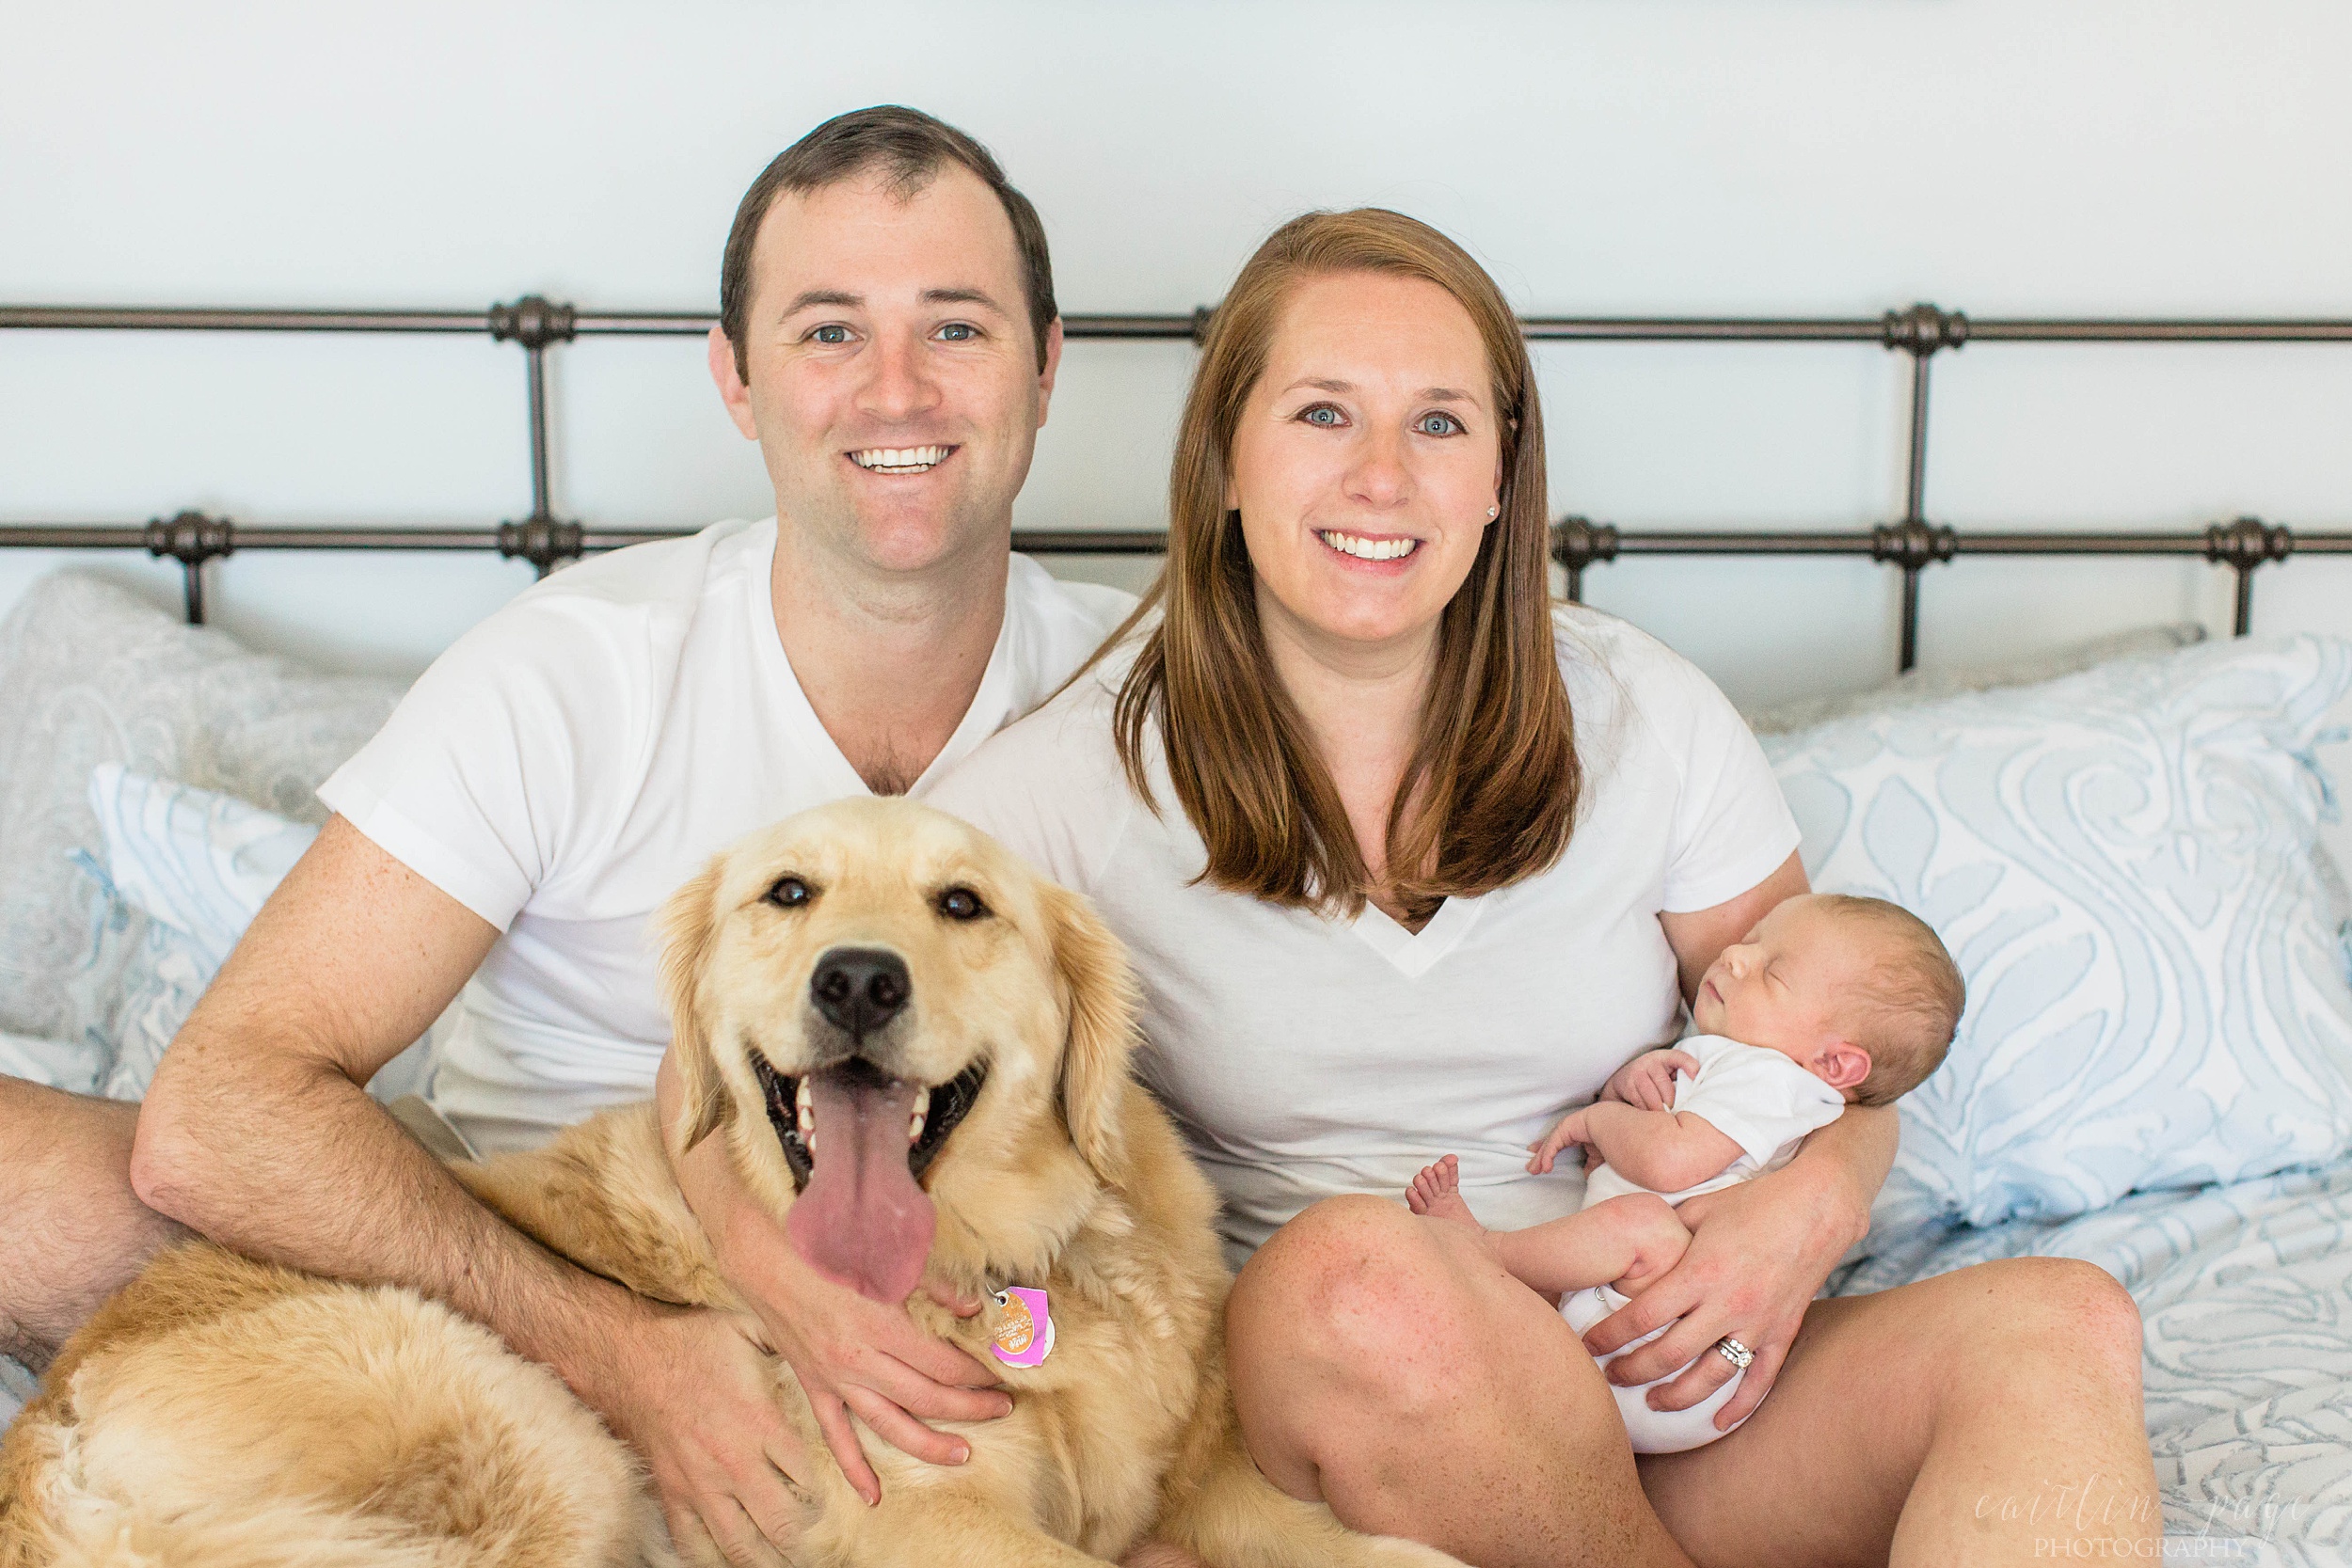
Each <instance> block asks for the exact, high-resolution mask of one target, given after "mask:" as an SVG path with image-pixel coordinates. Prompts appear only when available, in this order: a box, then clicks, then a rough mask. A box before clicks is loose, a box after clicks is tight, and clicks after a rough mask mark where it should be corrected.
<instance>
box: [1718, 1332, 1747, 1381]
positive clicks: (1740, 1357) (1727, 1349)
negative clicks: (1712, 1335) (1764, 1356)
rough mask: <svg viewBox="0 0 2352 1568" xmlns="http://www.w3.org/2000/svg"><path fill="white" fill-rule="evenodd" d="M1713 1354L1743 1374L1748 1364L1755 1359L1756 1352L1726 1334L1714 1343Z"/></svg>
mask: <svg viewBox="0 0 2352 1568" xmlns="http://www.w3.org/2000/svg"><path fill="white" fill-rule="evenodd" d="M1715 1354H1717V1355H1720V1356H1722V1357H1723V1358H1724V1360H1726V1361H1728V1362H1730V1363H1731V1364H1732V1365H1733V1366H1735V1367H1737V1368H1739V1369H1740V1370H1741V1371H1743V1372H1744V1371H1746V1370H1748V1363H1749V1362H1751V1361H1753V1360H1755V1359H1756V1352H1754V1351H1752V1350H1750V1349H1748V1347H1747V1346H1745V1345H1743V1344H1741V1343H1740V1341H1739V1340H1737V1339H1735V1338H1732V1337H1731V1336H1730V1335H1728V1334H1726V1335H1724V1337H1723V1338H1720V1339H1718V1340H1716V1341H1715Z"/></svg>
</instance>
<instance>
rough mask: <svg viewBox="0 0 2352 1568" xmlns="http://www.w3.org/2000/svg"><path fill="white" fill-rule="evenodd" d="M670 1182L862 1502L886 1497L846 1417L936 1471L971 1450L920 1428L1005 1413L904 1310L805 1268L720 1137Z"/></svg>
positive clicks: (996, 1395) (671, 1095)
mask: <svg viewBox="0 0 2352 1568" xmlns="http://www.w3.org/2000/svg"><path fill="white" fill-rule="evenodd" d="M675 1095H676V1087H675V1080H674V1077H673V1075H672V1071H671V1068H670V1064H669V1062H668V1060H667V1059H666V1058H665V1059H664V1060H663V1062H662V1065H661V1071H660V1077H659V1078H658V1079H657V1081H656V1090H655V1097H656V1100H657V1101H658V1102H660V1103H661V1104H662V1105H664V1106H665V1107H667V1108H666V1109H665V1110H663V1111H662V1112H660V1114H661V1115H663V1116H665V1117H667V1116H669V1115H674V1114H675ZM677 1178H678V1187H679V1190H680V1191H681V1192H682V1193H684V1194H685V1195H686V1201H687V1206H688V1207H689V1208H691V1209H692V1210H693V1212H694V1216H695V1218H696V1219H698V1220H700V1221H701V1222H702V1225H703V1228H704V1230H705V1232H706V1233H707V1234H708V1236H709V1237H710V1243H711V1250H712V1252H713V1253H715V1254H716V1255H717V1258H718V1260H719V1268H720V1272H721V1273H723V1274H724V1275H726V1277H727V1282H728V1283H729V1284H731V1285H733V1286H734V1287H735V1289H736V1290H737V1291H739V1293H740V1294H741V1295H742V1296H743V1298H744V1300H745V1301H747V1302H748V1303H750V1304H751V1307H752V1310H753V1312H754V1314H755V1316H756V1317H757V1318H758V1320H759V1323H760V1326H761V1327H762V1328H763V1329H765V1330H766V1331H767V1335H768V1338H769V1340H770V1343H771V1345H772V1347H773V1348H774V1350H775V1353H776V1354H778V1355H780V1356H782V1357H783V1358H784V1360H785V1361H786V1362H787V1364H788V1365H789V1366H790V1367H791V1368H792V1370H793V1371H794V1372H795V1373H797V1374H799V1377H800V1380H801V1387H802V1390H803V1392H804V1393H805V1394H806V1395H807V1396H808V1402H809V1407H810V1409H811V1410H812V1411H813V1412H814V1413H815V1415H816V1418H817V1425H818V1430H819V1431H821V1432H822V1433H824V1437H825V1446H826V1447H827V1448H828V1449H831V1450H832V1451H833V1456H834V1461H835V1462H836V1463H838V1464H839V1465H840V1466H841V1473H842V1474H843V1476H845V1477H847V1478H848V1480H849V1482H850V1485H851V1486H853V1487H855V1488H856V1489H857V1493H858V1495H859V1496H860V1497H864V1498H865V1499H866V1502H867V1503H869V1504H871V1503H876V1502H879V1501H881V1500H882V1481H881V1479H880V1478H879V1477H877V1476H876V1475H875V1474H874V1468H873V1466H872V1465H869V1464H868V1463H867V1462H866V1453H865V1450H864V1449H862V1448H861V1447H860V1446H859V1444H858V1439H857V1433H856V1430H855V1428H853V1427H852V1426H851V1425H850V1414H851V1413H852V1412H854V1413H855V1414H856V1416H857V1417H858V1418H859V1419H861V1420H863V1421H864V1422H865V1423H866V1426H867V1427H869V1428H871V1429H872V1431H873V1433H874V1434H875V1435H876V1436H878V1437H880V1438H882V1440H883V1441H884V1442H886V1443H889V1444H890V1445H891V1446H892V1447H894V1448H898V1449H903V1450H904V1451H905V1452H907V1453H910V1454H912V1455H914V1457H915V1458H917V1459H921V1460H925V1461H928V1462H929V1463H930V1464H933V1465H961V1464H962V1463H963V1462H964V1461H965V1460H966V1459H969V1458H970V1457H971V1452H972V1450H971V1448H970V1446H969V1445H968V1444H966V1443H965V1442H964V1440H963V1439H962V1438H961V1437H958V1436H955V1435H954V1434H952V1433H942V1432H934V1431H933V1430H931V1428H930V1427H929V1426H926V1425H925V1424H924V1422H925V1421H984V1420H991V1419H993V1418H996V1417H999V1416H1005V1415H1009V1414H1010V1413H1011V1410H1012V1399H1011V1396H1009V1395H1008V1394H1006V1393H1004V1392H1003V1391H1002V1390H1001V1389H999V1388H998V1387H996V1386H995V1384H996V1380H995V1378H994V1377H993V1375H991V1374H990V1373H989V1371H988V1370H986V1369H984V1368H982V1367H981V1365H980V1364H979V1363H978V1362H977V1361H975V1360H973V1359H972V1358H971V1357H970V1356H968V1355H966V1354H963V1352H961V1351H960V1350H958V1349H957V1348H956V1347H955V1346H953V1345H950V1344H948V1343H946V1341H944V1340H941V1339H939V1338H934V1337H933V1336H932V1335H930V1334H929V1333H927V1332H926V1331H925V1330H924V1329H922V1328H921V1327H920V1326H918V1325H917V1324H916V1323H915V1322H914V1319H912V1318H911V1317H909V1316H908V1315H907V1311H906V1308H905V1307H896V1306H885V1305H883V1304H882V1303H881V1302H876V1301H869V1300H867V1299H866V1297H865V1296H862V1295H860V1294H859V1293H858V1292H857V1291H852V1290H850V1289H848V1288H847V1287H845V1286H840V1285H835V1284H834V1283H833V1282H832V1281H831V1280H828V1279H826V1278H824V1277H822V1276H821V1275H818V1273H817V1272H816V1271H815V1270H814V1269H811V1268H810V1267H809V1266H808V1265H807V1264H806V1263H805V1262H803V1260H802V1259H801V1256H800V1254H799V1253H797V1252H795V1251H794V1250H793V1248H792V1244H791V1243H790V1242H789V1241H788V1240H787V1238H786V1236H785V1233H784V1227H783V1226H781V1225H779V1224H778V1223H777V1222H776V1220H775V1217H774V1216H773V1215H771V1214H770V1213H769V1212H767V1211H766V1210H764V1209H762V1208H761V1207H760V1206H759V1205H758V1204H757V1203H756V1202H755V1201H754V1200H753V1198H752V1196H751V1195H750V1194H749V1193H747V1192H746V1191H744V1189H743V1186H742V1183H741V1182H740V1180H738V1179H737V1177H736V1175H735V1171H734V1167H733V1166H732V1164H729V1162H728V1160H727V1158H726V1151H725V1148H724V1147H723V1145H722V1143H721V1142H720V1140H719V1139H718V1138H716V1137H710V1138H706V1139H704V1140H703V1141H702V1142H701V1143H700V1144H698V1145H697V1146H695V1147H694V1148H691V1149H690V1150H688V1151H687V1153H686V1154H685V1156H684V1157H683V1158H682V1159H681V1160H679V1162H678V1169H677ZM925 1289H926V1290H927V1291H930V1294H931V1297H932V1299H933V1300H935V1301H937V1302H938V1303H939V1304H940V1305H941V1306H942V1307H946V1308H947V1309H948V1310H949V1311H951V1312H954V1313H955V1314H956V1315H957V1316H959V1317H970V1316H972V1315H973V1314H975V1313H977V1312H978V1311H979V1309H980V1304H979V1303H978V1302H977V1301H973V1300H958V1299H955V1298H953V1297H951V1296H949V1295H946V1294H945V1293H944V1292H942V1291H939V1290H937V1289H935V1288H933V1287H930V1286H928V1285H927V1286H926V1287H925Z"/></svg>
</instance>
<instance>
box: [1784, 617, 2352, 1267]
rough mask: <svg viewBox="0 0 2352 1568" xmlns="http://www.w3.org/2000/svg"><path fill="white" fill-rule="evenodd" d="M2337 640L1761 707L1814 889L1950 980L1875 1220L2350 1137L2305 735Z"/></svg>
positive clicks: (2285, 1160)
mask: <svg viewBox="0 0 2352 1568" xmlns="http://www.w3.org/2000/svg"><path fill="white" fill-rule="evenodd" d="M2347 690H2352V643H2348V642H2345V641H2343V640H2341V639H2335V638H2324V637H2298V638H2293V639H2288V640H2285V641H2267V642H2256V641H2244V640H2239V641H2228V642H2214V643H2208V644H2205V645H2202V646H2198V647H2192V648H2188V649H2185V650H2184V651H2182V652H2180V653H2176V654H2171V655H2169V656H2164V657H2152V658H2136V659H2127V660H2122V661H2120V662H2117V663H2114V664H2109V665H2106V666H2103V667H2101V668H2098V669H2095V670H2091V671H2089V672H2086V673H2081V674H2077V675H2072V676H2068V677H2066V678H2064V679H2061V680H2055V681H2050V682H2047V683H2045V684H2043V685H2041V686H2033V687H2022V688H2015V689H2007V690H2000V691H1989V692H1981V693H1976V694H1971V695H1965V696H1960V697H1955V698H1951V699H1948V700H1946V701H1943V702H1937V703H1931V704H1923V705H1915V706H1910V707H1906V708H1902V709H1899V710H1897V711H1890V712H1882V713H1878V714H1873V715H1863V716H1858V717H1854V718H1850V719H1844V720H1839V721H1833V722H1830V723H1826V724H1821V725H1819V726H1817V727H1815V728H1813V729H1809V730H1804V731H1801V732H1798V733H1795V734H1792V735H1788V736H1767V737H1765V738H1764V747H1765V750H1766V752H1767V754H1768V755H1770V756H1771V757H1772V762H1773V767H1774V770H1775V771H1776V772H1777V773H1778V774H1779V776H1780V781H1781V787H1782V788H1783V790H1784V791H1785V792H1786V793H1787V795H1788V803H1789V805H1790V807H1791V808H1792V809H1793V810H1794V811H1795V812H1796V815H1797V820H1798V822H1799V824H1800V825H1801V826H1802V827H1803V829H1804V863H1805V869H1806V871H1807V873H1808V874H1809V875H1810V876H1811V878H1812V879H1813V885H1814V886H1815V887H1817V888H1820V889H1822V890H1823V891H1828V892H1843V893H1860V894H1868V895H1876V896H1879V897H1883V898H1890V899H1892V900H1894V901H1895V902H1897V903H1899V904H1901V905H1903V906H1904V907H1906V908H1908V909H1910V910H1912V911H1914V912H1915V913H1917V914H1918V915H1920V916H1921V917H1922V918H1923V919H1925V920H1927V921H1928V922H1929V923H1930V924H1931V925H1932V926H1933V927H1935V928H1936V930H1937V931H1938V933H1939V934H1941V935H1942V937H1943V938H1944V941H1945V943H1946V945H1947V946H1948V947H1949V948H1950V949H1951V951H1952V954H1953V957H1954V958H1957V959H1958V960H1959V963H1960V966H1961V969H1962V971H1963V974H1965V975H1966V976H1967V980H1968V992H1969V994H1968V1008H1967V1013H1966V1015H1965V1017H1964V1018H1963V1021H1962V1023H1961V1028H1960V1034H1959V1037H1958V1038H1957V1039H1956V1040H1955V1041H1954V1043H1953V1046H1952V1051H1951V1054H1950V1056H1949V1057H1948V1058H1947V1061H1946V1063H1945V1065H1944V1067H1943V1068H1942V1069H1941V1070H1939V1071H1938V1072H1937V1073H1936V1074H1935V1076H1934V1077H1932V1078H1931V1079H1930V1080H1929V1081H1928V1082H1927V1083H1925V1084H1923V1085H1920V1086H1919V1087H1918V1088H1916V1089H1915V1090H1913V1091H1912V1092H1911V1093H1910V1094H1909V1095H1907V1096H1905V1097H1904V1098H1903V1100H1902V1101H1900V1105H1901V1115H1902V1148H1901V1151H1900V1152H1899V1155H1898V1156H1897V1160H1896V1164H1895V1169H1894V1172H1893V1174H1892V1175H1891V1176H1890V1177H1889V1178H1888V1180H1887V1183H1886V1187H1885V1189H1884V1191H1883V1193H1882V1195H1881V1196H1880V1201H1879V1205H1878V1209H1877V1212H1876V1215H1875V1224H1874V1227H1873V1228H1874V1229H1875V1230H1880V1231H1882V1232H1883V1231H1887V1230H1890V1229H1892V1228H1897V1227H1899V1228H1905V1229H1907V1228H1910V1227H1915V1226H1916V1225H1917V1224H1919V1223H1920V1222H1922V1221H1926V1220H1930V1219H1933V1218H1937V1217H1945V1218H1953V1219H1962V1220H1966V1221H1968V1222H1970V1223H1972V1224H1977V1225H1991V1224H1994V1223H1997V1222H1999V1221H2001V1220H2004V1219H2008V1218H2010V1217H2012V1216H2021V1215H2022V1216H2033V1217H2057V1216H2062V1215H2068V1214H2076V1213H2081V1212H2085V1211H2086V1210H2090V1209H2096V1208H2100V1207H2102V1206H2104V1205H2106V1204H2107V1203H2109V1202H2112V1201H2113V1200H2114V1199H2116V1198H2118V1197H2121V1196H2122V1195H2123V1194H2125V1193H2127V1192H2131V1191H2134V1190H2137V1189H2143V1188H2155V1187H2188V1186H2196V1185H2200V1184H2201V1183H2204V1182H2208V1181H2231V1180H2240V1179H2242V1178H2248V1177H2254V1176H2261V1175H2265V1174H2267V1173H2269V1172H2272V1171H2276V1170H2280V1169H2282V1168H2285V1167H2287V1166H2291V1165H2298V1164H2313V1163H2317V1162H2320V1161H2325V1160H2329V1159H2332V1158H2335V1157H2336V1156H2338V1155H2340V1154H2341V1153H2343V1152H2344V1148H2346V1145H2347V1143H2348V1142H2352V933H2348V932H2347V929H2346V920H2347V912H2348V911H2346V909H2345V908H2344V896H2343V888H2342V883H2341V881H2340V879H2338V878H2336V877H2335V876H2334V875H2333V872H2332V868H2331V867H2330V866H2329V864H2328V862H2327V860H2326V858H2325V855H2324V852H2323V851H2322V850H2321V848H2320V846H2319V842H2318V830H2319V823H2320V822H2321V820H2322V819H2323V817H2326V816H2332V810H2333V807H2332V800H2331V797H2330V794H2329V791H2328V783H2327V780H2326V778H2325V775H2324V774H2323V773H2322V772H2321V771H2320V769H2319V767H2318V765H2317V763H2316V762H2315V760H2314V759H2313V757H2312V751H2313V748H2314V747H2315V746H2317V745H2318V744H2320V743H2321V742H2322V741H2324V740H2325V739H2327V738H2329V736H2328V734H2327V733H2325V732H2324V731H2323V728H2322V726H2323V724H2324V722H2325V720H2326V716H2327V714H2328V710H2329V709H2330V708H2331V707H2332V706H2333V705H2335V704H2336V703H2337V702H2338V701H2339V700H2341V699H2342V698H2343V697H2344V694H2345V692H2346V691H2347Z"/></svg>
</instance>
